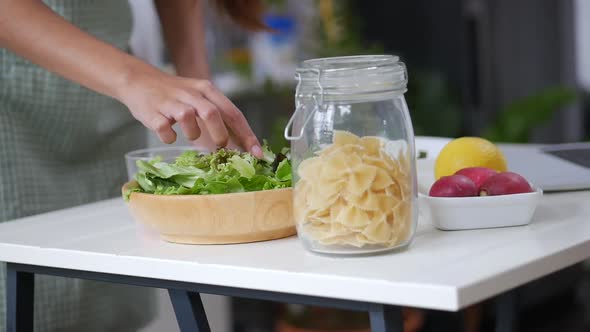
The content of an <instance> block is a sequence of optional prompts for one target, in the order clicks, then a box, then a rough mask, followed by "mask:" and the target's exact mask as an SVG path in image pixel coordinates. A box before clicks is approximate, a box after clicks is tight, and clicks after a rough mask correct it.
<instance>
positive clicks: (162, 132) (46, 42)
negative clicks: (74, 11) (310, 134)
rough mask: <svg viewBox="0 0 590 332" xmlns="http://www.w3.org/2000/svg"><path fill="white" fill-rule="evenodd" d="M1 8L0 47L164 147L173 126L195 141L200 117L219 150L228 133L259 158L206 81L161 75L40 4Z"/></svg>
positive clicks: (7, 2)
mask: <svg viewBox="0 0 590 332" xmlns="http://www.w3.org/2000/svg"><path fill="white" fill-rule="evenodd" d="M0 8H2V10H1V11H0V47H5V48H8V49H10V50H11V51H13V52H15V53H17V54H19V55H21V56H23V57H24V58H27V59H29V60H30V61H32V62H34V63H36V64H38V65H40V66H42V67H44V68H46V69H48V70H50V71H53V72H55V73H57V74H59V75H61V76H64V77H66V78H68V79H70V80H72V81H75V82H78V83H79V84H82V85H84V86H86V87H88V88H90V89H93V90H95V91H97V92H100V93H103V94H105V95H108V96H111V97H113V98H116V99H118V100H120V101H121V102H122V103H124V104H125V105H126V106H127V107H128V108H129V109H130V111H131V113H132V114H133V116H135V118H137V119H138V120H139V121H141V122H142V123H143V124H144V125H145V126H146V127H148V128H150V129H152V130H154V131H156V132H157V133H158V135H159V137H160V139H161V140H162V141H163V142H165V143H172V142H174V141H175V139H176V133H175V132H174V130H173V129H172V125H173V124H174V123H179V125H180V127H181V128H182V130H183V132H184V134H185V135H186V136H187V138H189V139H190V140H193V139H196V138H197V137H198V136H199V135H200V129H199V127H198V124H197V117H200V118H201V119H203V122H204V124H205V126H206V128H207V129H208V131H209V133H211V137H212V139H213V141H214V142H215V143H216V144H217V145H218V146H224V145H225V144H227V142H228V138H229V135H228V128H229V129H231V131H232V132H234V133H235V134H236V136H237V137H238V139H239V141H240V143H241V145H242V146H243V147H244V148H245V149H246V150H248V151H251V152H252V153H253V154H255V155H257V156H262V152H261V150H260V143H259V142H258V140H257V139H256V137H255V135H254V134H253V132H252V130H251V129H250V127H249V126H248V124H247V122H246V120H245V118H244V116H243V114H242V113H241V112H240V111H239V110H238V109H237V108H236V107H235V105H233V104H232V103H231V101H229V100H228V99H227V98H226V97H225V96H223V94H221V93H220V92H219V91H217V90H216V89H215V88H214V87H213V86H212V85H211V84H210V83H209V81H206V80H196V79H187V78H179V77H175V76H172V75H168V74H165V73H163V72H161V71H159V70H157V69H156V68H154V67H152V66H150V65H148V64H146V63H144V62H142V61H140V60H139V59H137V58H135V57H132V56H130V55H128V54H126V53H124V52H122V51H120V50H118V49H117V48H115V47H112V46H110V45H108V44H106V43H104V42H102V41H100V40H98V39H96V38H94V37H92V36H91V35H89V34H87V33H85V32H83V31H82V30H80V29H78V28H77V27H75V26H73V25H72V24H70V23H69V22H67V21H66V20H64V19H63V18H61V17H60V16H59V15H57V14H55V13H54V12H53V11H52V10H51V9H50V8H48V7H47V6H45V5H44V4H43V3H42V2H41V1H40V0H0ZM226 126H227V127H226Z"/></svg>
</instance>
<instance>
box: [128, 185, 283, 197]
mask: <svg viewBox="0 0 590 332" xmlns="http://www.w3.org/2000/svg"><path fill="white" fill-rule="evenodd" d="M138 186H139V183H137V181H136V180H131V181H129V182H126V183H125V184H124V185H123V187H122V188H121V190H122V191H123V193H125V192H126V191H127V190H128V189H129V188H135V187H138ZM291 190H293V187H289V188H280V189H269V190H257V191H247V192H241V193H225V194H208V195H197V194H188V195H156V194H149V193H142V192H132V193H131V195H129V200H131V198H132V197H133V196H134V195H137V196H143V197H161V198H164V197H166V198H168V199H186V198H197V197H219V196H228V195H233V197H237V196H245V195H252V194H260V193H265V194H266V193H277V192H283V191H291Z"/></svg>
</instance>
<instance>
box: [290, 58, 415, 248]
mask: <svg viewBox="0 0 590 332" xmlns="http://www.w3.org/2000/svg"><path fill="white" fill-rule="evenodd" d="M297 79H298V81H299V82H298V85H297V92H296V110H295V113H294V114H293V117H292V118H291V120H290V121H289V123H288V125H287V128H286V129H285V137H286V138H287V139H289V140H291V159H292V162H293V179H294V206H293V208H294V215H295V219H296V224H297V232H298V236H299V238H300V239H301V240H302V241H303V244H304V246H305V247H306V248H307V249H309V250H311V251H314V252H319V253H327V254H365V253H372V252H381V251H386V250H393V249H397V248H403V247H406V246H408V245H409V243H410V242H411V239H412V238H413V236H414V230H415V227H416V221H417V205H416V195H417V193H416V191H417V189H416V187H417V185H416V167H415V148H414V134H413V129H412V123H411V120H410V116H409V112H408V108H407V105H406V102H405V99H404V97H403V94H404V92H405V91H406V84H407V74H406V69H405V66H404V64H403V63H401V62H399V59H398V58H397V57H395V56H353V57H337V58H324V59H313V60H307V61H304V62H303V63H302V65H301V66H300V67H299V68H298V70H297Z"/></svg>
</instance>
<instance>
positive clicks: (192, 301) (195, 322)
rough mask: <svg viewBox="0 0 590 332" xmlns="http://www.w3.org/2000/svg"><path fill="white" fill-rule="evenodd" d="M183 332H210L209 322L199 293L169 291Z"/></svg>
mask: <svg viewBox="0 0 590 332" xmlns="http://www.w3.org/2000/svg"><path fill="white" fill-rule="evenodd" d="M168 294H170V300H171V301H172V307H174V313H175V314H176V320H177V321H178V327H179V328H180V331H181V332H209V331H210V329H209V322H208V321H207V315H206V314H205V308H203V302H202V301H201V296H200V295H199V293H195V292H190V291H185V290H178V289H168Z"/></svg>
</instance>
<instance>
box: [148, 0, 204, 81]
mask: <svg viewBox="0 0 590 332" xmlns="http://www.w3.org/2000/svg"><path fill="white" fill-rule="evenodd" d="M154 2H155V5H156V9H157V11H158V15H159V17H160V22H161V23H162V30H163V34H164V40H165V42H166V45H167V47H168V51H169V52H170V56H171V58H172V62H173V63H174V65H175V67H176V72H177V74H178V75H180V76H183V77H191V78H200V79H209V78H210V77H209V75H210V74H209V67H208V63H207V50H206V47H205V24H204V15H203V3H202V1H201V0H172V1H171V0H154Z"/></svg>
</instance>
